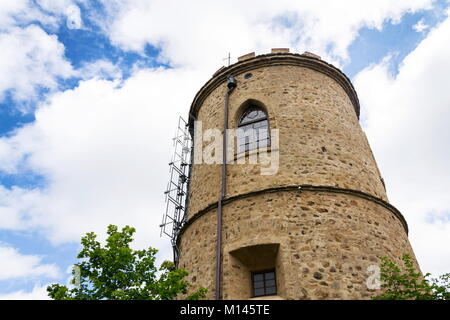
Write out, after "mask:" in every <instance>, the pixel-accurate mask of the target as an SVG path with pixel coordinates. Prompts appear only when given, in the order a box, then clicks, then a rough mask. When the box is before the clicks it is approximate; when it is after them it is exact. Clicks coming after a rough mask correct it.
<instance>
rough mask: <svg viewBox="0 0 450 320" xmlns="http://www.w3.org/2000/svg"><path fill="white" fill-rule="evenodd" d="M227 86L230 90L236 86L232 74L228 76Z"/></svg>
mask: <svg viewBox="0 0 450 320" xmlns="http://www.w3.org/2000/svg"><path fill="white" fill-rule="evenodd" d="M227 86H228V89H230V90H231V89H234V88H236V87H237V83H236V79H235V78H234V77H233V76H232V75H229V76H228V80H227Z"/></svg>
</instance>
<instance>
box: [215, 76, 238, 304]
mask: <svg viewBox="0 0 450 320" xmlns="http://www.w3.org/2000/svg"><path fill="white" fill-rule="evenodd" d="M236 86H237V84H236V79H235V78H234V77H233V76H232V75H229V76H228V80H227V87H228V90H227V92H226V93H225V105H224V110H223V145H222V146H223V147H222V182H221V190H220V197H219V201H218V205H217V243H216V296H215V298H216V300H221V298H222V283H221V275H222V202H223V200H224V199H225V195H226V187H227V145H228V143H227V129H228V104H229V100H230V95H231V93H232V92H233V90H234V89H235V88H236Z"/></svg>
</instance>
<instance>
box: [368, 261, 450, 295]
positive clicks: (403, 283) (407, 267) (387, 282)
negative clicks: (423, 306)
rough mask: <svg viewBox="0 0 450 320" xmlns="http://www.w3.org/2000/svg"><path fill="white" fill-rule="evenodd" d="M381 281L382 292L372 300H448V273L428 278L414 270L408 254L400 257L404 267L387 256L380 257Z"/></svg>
mask: <svg viewBox="0 0 450 320" xmlns="http://www.w3.org/2000/svg"><path fill="white" fill-rule="evenodd" d="M381 260H382V263H381V265H380V267H381V281H382V283H383V284H382V285H381V287H382V288H383V293H381V294H380V295H378V296H376V297H374V298H373V299H374V300H449V299H450V273H447V274H444V275H442V276H440V277H439V278H430V276H431V274H429V273H427V274H425V275H422V274H421V273H420V272H418V271H417V270H416V268H415V267H414V264H413V262H412V258H411V256H410V255H408V254H405V255H404V256H403V257H402V261H403V265H404V268H403V270H402V268H400V267H399V266H397V265H396V264H395V263H394V262H392V260H390V259H389V258H388V257H383V258H381Z"/></svg>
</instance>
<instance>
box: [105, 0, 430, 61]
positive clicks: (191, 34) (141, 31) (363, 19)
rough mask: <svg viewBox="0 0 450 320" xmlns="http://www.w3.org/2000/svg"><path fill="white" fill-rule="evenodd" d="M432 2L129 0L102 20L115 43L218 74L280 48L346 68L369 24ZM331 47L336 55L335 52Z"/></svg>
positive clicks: (395, 19)
mask: <svg viewBox="0 0 450 320" xmlns="http://www.w3.org/2000/svg"><path fill="white" fill-rule="evenodd" d="M432 2H433V1H432V0H414V1H410V0H400V1H390V0H382V1H361V0H351V1H345V2H342V1H334V0H329V1H327V0H324V1H317V0H304V1H288V0H281V1H269V0H261V1H258V2H257V3H255V2H252V1H237V0H229V1H221V2H218V1H207V0H205V1H195V2H182V1H175V0H154V1H147V0H128V1H116V2H114V4H115V5H114V6H112V5H111V4H110V1H109V0H108V1H104V3H105V4H108V6H107V7H108V8H109V18H107V19H105V17H104V16H102V17H100V18H99V19H98V22H99V23H100V24H103V28H104V29H105V31H106V32H107V34H109V36H110V38H111V40H112V41H113V43H115V44H117V45H119V46H121V47H122V48H124V49H127V50H135V51H141V52H142V51H143V50H144V48H145V45H146V44H148V43H150V44H152V45H154V46H158V47H160V48H161V49H162V52H161V57H160V58H161V59H162V60H163V61H169V62H170V63H172V64H173V65H175V66H178V65H190V66H196V67H206V68H214V67H215V66H217V65H218V64H220V63H222V61H221V59H222V58H225V57H226V55H227V54H228V52H231V53H232V54H233V56H234V57H237V56H239V55H242V54H245V53H247V52H250V51H254V50H256V51H261V52H267V51H268V49H269V48H273V47H290V48H292V49H294V50H296V51H297V50H298V51H301V50H303V51H305V50H307V51H312V52H315V53H318V54H319V55H322V56H323V57H325V58H326V59H327V60H328V61H331V62H333V61H334V62H338V63H342V62H343V61H345V60H346V59H347V58H348V57H347V48H348V46H349V45H350V44H351V43H352V41H353V40H354V39H355V37H356V36H357V34H358V30H359V29H360V28H362V27H364V26H367V27H370V28H378V29H381V27H382V24H383V22H384V21H387V20H390V21H392V22H394V23H397V22H399V20H400V18H401V17H402V15H403V14H405V13H407V12H414V11H417V10H423V9H430V8H431V7H430V6H431V3H432ZM330 49H331V50H330Z"/></svg>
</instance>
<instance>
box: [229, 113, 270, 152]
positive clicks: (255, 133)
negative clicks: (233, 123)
mask: <svg viewBox="0 0 450 320" xmlns="http://www.w3.org/2000/svg"><path fill="white" fill-rule="evenodd" d="M238 129H240V130H239V131H238V134H237V153H241V152H246V151H250V150H255V149H259V148H264V147H268V146H270V137H269V120H268V118H267V113H266V112H265V111H264V110H263V109H261V108H260V107H258V106H250V107H249V108H248V109H247V110H246V111H245V112H244V114H243V115H242V117H241V119H240V121H239V125H238Z"/></svg>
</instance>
